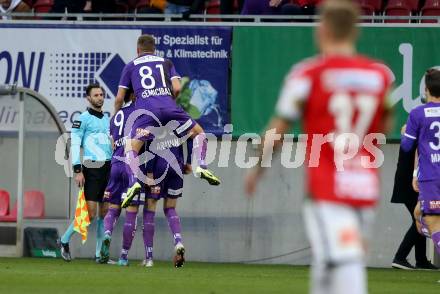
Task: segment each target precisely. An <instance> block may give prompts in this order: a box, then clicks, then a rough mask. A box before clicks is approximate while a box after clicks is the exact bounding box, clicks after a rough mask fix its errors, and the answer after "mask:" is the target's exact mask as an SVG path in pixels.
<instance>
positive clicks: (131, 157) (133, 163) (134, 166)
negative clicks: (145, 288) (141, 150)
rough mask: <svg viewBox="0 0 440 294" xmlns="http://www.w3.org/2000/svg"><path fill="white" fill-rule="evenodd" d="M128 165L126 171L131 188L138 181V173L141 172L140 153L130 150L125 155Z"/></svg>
mask: <svg viewBox="0 0 440 294" xmlns="http://www.w3.org/2000/svg"><path fill="white" fill-rule="evenodd" d="M125 159H126V163H127V164H126V165H125V171H126V173H127V177H128V186H129V187H131V186H133V185H134V183H136V181H137V171H138V170H139V157H138V153H137V152H136V151H134V150H130V151H128V152H127V153H126V154H125Z"/></svg>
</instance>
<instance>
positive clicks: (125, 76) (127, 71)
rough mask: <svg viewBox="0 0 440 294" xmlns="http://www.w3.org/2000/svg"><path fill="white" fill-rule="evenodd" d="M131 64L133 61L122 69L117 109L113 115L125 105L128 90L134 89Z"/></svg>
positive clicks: (116, 103)
mask: <svg viewBox="0 0 440 294" xmlns="http://www.w3.org/2000/svg"><path fill="white" fill-rule="evenodd" d="M131 64H132V62H130V63H128V64H127V65H126V66H125V67H124V69H123V70H122V74H121V79H120V80H119V87H118V93H117V94H116V98H115V111H114V113H113V115H115V114H116V112H118V111H119V110H120V109H121V108H122V105H124V98H125V95H127V92H128V90H132V89H133V88H132V85H131Z"/></svg>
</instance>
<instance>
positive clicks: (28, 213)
mask: <svg viewBox="0 0 440 294" xmlns="http://www.w3.org/2000/svg"><path fill="white" fill-rule="evenodd" d="M44 204H45V201H44V194H43V192H41V191H38V190H30V191H26V192H24V210H23V211H24V212H23V215H24V217H25V218H43V217H44Z"/></svg>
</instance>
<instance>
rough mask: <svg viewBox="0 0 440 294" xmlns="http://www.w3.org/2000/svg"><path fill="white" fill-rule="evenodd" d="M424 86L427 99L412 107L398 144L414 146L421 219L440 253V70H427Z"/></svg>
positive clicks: (408, 147)
mask: <svg viewBox="0 0 440 294" xmlns="http://www.w3.org/2000/svg"><path fill="white" fill-rule="evenodd" d="M425 85H426V89H425V94H426V98H427V101H428V102H427V103H426V104H423V105H420V106H418V107H416V108H414V109H413V110H411V112H410V114H409V117H408V121H407V123H406V130H405V133H404V135H403V136H402V141H401V147H402V149H403V150H405V151H407V152H409V151H410V150H411V149H412V148H413V146H414V145H417V152H418V160H419V162H418V168H419V170H418V173H417V178H418V188H419V191H420V194H419V201H420V209H421V212H422V215H423V220H422V221H423V222H424V223H425V224H426V227H427V229H428V231H429V234H430V235H431V238H432V241H433V242H434V245H435V249H436V251H437V253H440V71H439V70H436V69H430V70H428V71H427V72H426V75H425ZM416 209H417V208H416Z"/></svg>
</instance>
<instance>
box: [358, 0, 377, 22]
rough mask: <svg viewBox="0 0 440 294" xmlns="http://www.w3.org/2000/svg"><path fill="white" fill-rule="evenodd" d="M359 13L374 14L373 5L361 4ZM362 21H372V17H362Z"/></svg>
mask: <svg viewBox="0 0 440 294" xmlns="http://www.w3.org/2000/svg"><path fill="white" fill-rule="evenodd" d="M360 8H361V14H362V16H374V7H373V6H371V5H368V4H361V5H360ZM362 22H373V20H372V19H364V20H363V21H362Z"/></svg>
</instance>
